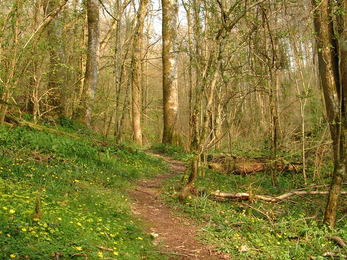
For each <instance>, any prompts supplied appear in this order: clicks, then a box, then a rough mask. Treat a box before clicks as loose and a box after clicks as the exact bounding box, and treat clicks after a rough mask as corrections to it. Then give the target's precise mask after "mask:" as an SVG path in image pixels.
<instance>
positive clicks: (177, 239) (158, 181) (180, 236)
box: [129, 154, 227, 260]
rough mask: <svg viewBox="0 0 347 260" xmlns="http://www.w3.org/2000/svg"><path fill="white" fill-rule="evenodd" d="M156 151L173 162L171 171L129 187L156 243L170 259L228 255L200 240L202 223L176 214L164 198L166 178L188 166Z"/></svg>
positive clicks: (212, 258)
mask: <svg viewBox="0 0 347 260" xmlns="http://www.w3.org/2000/svg"><path fill="white" fill-rule="evenodd" d="M155 155H156V156H160V157H162V158H164V159H165V160H166V161H168V162H169V163H170V172H169V173H167V174H161V175H158V176H156V177H155V178H152V179H148V180H141V181H140V182H139V183H138V185H137V187H136V188H135V189H134V190H131V191H129V194H130V196H131V198H133V204H132V211H133V214H135V215H137V216H138V218H139V219H140V220H141V221H142V222H143V223H144V224H145V228H146V229H147V232H148V233H150V234H152V235H153V236H154V237H155V241H154V243H157V244H161V245H163V247H162V248H163V249H162V250H163V251H162V253H163V254H165V255H167V256H169V259H170V260H173V259H176V260H178V259H184V260H192V259H194V260H198V259H199V260H200V259H208V260H217V259H227V258H224V257H222V256H220V255H218V254H217V253H216V252H214V251H213V249H212V247H209V246H208V245H204V244H202V243H199V242H198V241H197V240H196V239H195V237H196V233H197V228H198V227H197V226H195V225H193V224H192V221H190V220H188V219H186V218H183V217H178V216H175V215H174V214H173V213H172V212H173V210H174V209H173V208H170V207H169V206H168V205H165V204H164V202H163V201H162V200H161V199H160V196H159V195H160V192H161V191H162V183H163V181H164V180H166V179H168V178H170V177H172V176H173V175H175V174H181V173H183V172H184V171H185V169H186V166H185V165H184V163H182V162H179V161H175V160H173V159H172V158H170V157H167V156H163V155H158V154H155Z"/></svg>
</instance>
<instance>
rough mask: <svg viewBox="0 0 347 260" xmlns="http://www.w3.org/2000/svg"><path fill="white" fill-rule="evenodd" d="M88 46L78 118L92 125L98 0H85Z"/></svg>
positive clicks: (96, 56) (96, 64)
mask: <svg viewBox="0 0 347 260" xmlns="http://www.w3.org/2000/svg"><path fill="white" fill-rule="evenodd" d="M87 20H88V46H87V60H86V70H85V76H84V85H83V93H82V98H81V104H80V109H79V112H78V115H77V117H78V120H79V121H81V122H82V123H84V124H85V125H86V126H87V127H88V128H91V127H92V107H93V101H94V97H95V92H96V88H97V85H98V56H99V48H100V27H99V1H98V0H87Z"/></svg>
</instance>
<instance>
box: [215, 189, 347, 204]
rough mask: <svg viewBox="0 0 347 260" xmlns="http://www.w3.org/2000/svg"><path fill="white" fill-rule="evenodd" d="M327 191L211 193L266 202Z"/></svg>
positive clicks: (218, 195)
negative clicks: (271, 193)
mask: <svg viewBox="0 0 347 260" xmlns="http://www.w3.org/2000/svg"><path fill="white" fill-rule="evenodd" d="M328 193H329V192H328V191H290V192H287V193H284V194H282V195H279V196H276V197H274V196H268V195H256V194H251V193H247V192H237V193H227V192H221V191H219V190H217V191H215V192H212V193H211V194H212V195H213V196H215V197H216V198H217V199H224V198H228V199H236V200H254V199H256V200H264V201H268V202H278V201H282V200H285V199H287V198H289V197H292V196H295V195H326V194H328ZM341 194H342V195H347V191H342V192H341Z"/></svg>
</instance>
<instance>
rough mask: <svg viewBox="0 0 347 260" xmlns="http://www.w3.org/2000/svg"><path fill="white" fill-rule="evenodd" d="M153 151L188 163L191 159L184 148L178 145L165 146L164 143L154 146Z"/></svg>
mask: <svg viewBox="0 0 347 260" xmlns="http://www.w3.org/2000/svg"><path fill="white" fill-rule="evenodd" d="M151 150H153V151H154V152H157V153H161V154H165V155H168V156H171V157H172V158H174V159H176V160H182V161H186V160H188V159H189V157H191V156H190V155H189V154H187V153H185V152H184V150H183V148H182V146H178V145H165V144H163V143H160V144H157V145H154V146H152V147H151Z"/></svg>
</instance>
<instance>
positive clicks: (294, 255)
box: [165, 172, 347, 260]
mask: <svg viewBox="0 0 347 260" xmlns="http://www.w3.org/2000/svg"><path fill="white" fill-rule="evenodd" d="M180 179H182V176H175V177H174V178H173V179H171V180H169V181H168V183H167V187H168V188H167V193H166V194H165V195H166V200H167V201H168V202H169V203H171V204H172V205H173V206H174V207H175V208H178V209H180V210H178V211H176V212H178V214H182V215H184V216H185V217H189V218H193V219H195V220H196V221H197V222H198V223H199V226H200V227H201V232H200V234H199V237H200V239H201V241H202V242H204V243H208V244H214V245H215V246H216V248H217V249H218V250H219V251H221V252H223V253H226V254H229V255H230V256H231V259H278V260H280V259H323V255H324V254H326V253H327V252H330V253H334V254H335V255H336V256H337V257H338V256H342V255H345V252H344V251H343V249H341V248H339V247H338V246H337V245H336V244H335V242H334V241H332V240H328V239H327V238H326V236H325V235H326V234H333V235H335V236H339V237H341V238H342V239H344V240H346V239H347V232H346V230H345V225H346V224H347V223H346V219H345V214H346V209H345V206H343V205H345V201H346V199H345V198H342V200H343V201H341V209H340V212H341V213H340V215H339V217H338V220H339V221H338V226H337V228H336V230H333V231H329V230H327V229H326V228H325V226H323V225H322V222H321V220H322V219H323V212H324V207H325V199H326V197H325V196H309V195H307V196H302V197H300V196H296V197H295V196H294V197H290V199H289V200H285V201H282V202H280V203H269V202H265V201H260V200H251V201H235V200H227V199H226V200H216V199H215V198H214V197H213V196H212V195H211V192H213V191H216V190H220V191H223V192H229V193H233V192H248V193H251V194H258V195H271V196H277V195H280V194H283V193H285V192H287V191H289V190H293V189H297V188H298V187H300V185H302V176H301V175H300V174H297V175H296V176H292V175H286V176H281V177H280V178H279V186H278V187H277V188H272V186H271V180H270V178H269V177H268V176H267V175H266V174H264V173H257V174H250V175H247V176H240V175H222V174H219V173H217V172H208V173H206V174H205V175H204V176H200V177H199V178H197V180H196V182H195V187H196V188H197V190H198V191H199V194H200V195H196V196H193V195H192V196H189V197H188V198H187V199H186V201H185V202H184V203H179V202H178V200H177V197H176V196H175V195H176V194H177V191H178V190H179V189H180V188H179V185H178V183H180ZM339 259H340V258H339Z"/></svg>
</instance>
